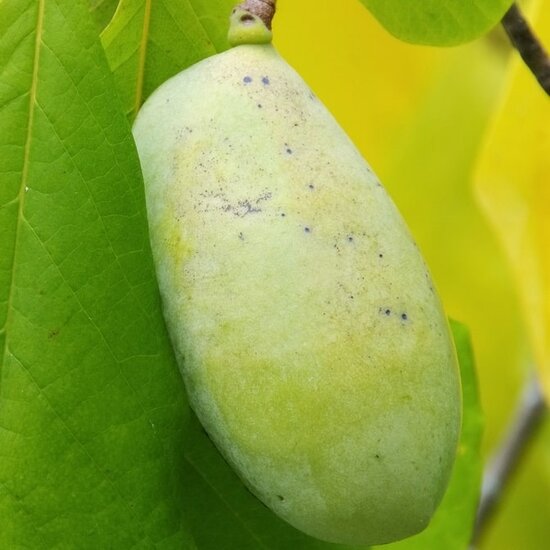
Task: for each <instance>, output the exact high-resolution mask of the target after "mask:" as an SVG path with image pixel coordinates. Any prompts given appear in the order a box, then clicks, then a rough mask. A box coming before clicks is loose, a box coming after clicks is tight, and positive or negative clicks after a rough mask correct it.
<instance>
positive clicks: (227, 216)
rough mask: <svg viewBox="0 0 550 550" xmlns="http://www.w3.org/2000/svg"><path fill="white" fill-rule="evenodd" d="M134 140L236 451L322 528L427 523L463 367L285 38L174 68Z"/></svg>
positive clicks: (175, 312) (204, 388)
mask: <svg viewBox="0 0 550 550" xmlns="http://www.w3.org/2000/svg"><path fill="white" fill-rule="evenodd" d="M234 24H236V25H238V24H239V22H238V21H237V22H235V23H234ZM233 30H234V31H235V29H233ZM237 34H238V33H237ZM134 135H135V139H136V142H137V146H138V150H139V154H140V158H141V162H142V166H143V173H144V178H145V184H146V197H147V208H148V216H149V222H150V231H151V241H152V248H153V254H154V258H155V263H156V268H157V274H158V280H159V285H160V290H161V293H162V298H163V304H164V312H165V317H166V321H167V325H168V329H169V331H170V334H171V337H172V340H173V344H174V347H175V350H176V354H177V357H178V360H179V363H180V366H181V368H182V371H183V374H184V379H185V382H186V387H187V391H188V394H189V398H190V402H191V405H192V407H193V408H194V410H195V411H196V413H197V415H198V417H199V418H200V420H201V422H202V423H203V425H204V427H205V429H206V430H207V431H208V433H209V434H210V436H211V438H212V440H213V441H214V442H215V443H216V445H217V446H218V448H219V449H220V451H221V452H222V454H223V455H224V457H225V458H226V460H227V461H228V462H229V463H230V464H231V465H232V466H233V468H234V469H235V470H236V471H237V472H238V474H239V476H240V477H241V478H242V479H243V481H244V482H245V483H246V484H247V485H248V487H249V488H250V489H251V490H252V491H253V492H254V494H256V495H257V496H258V498H260V499H261V500H262V501H263V502H264V503H265V504H266V505H267V506H269V507H270V508H271V509H272V510H273V511H274V512H275V513H277V514H278V515H279V516H281V517H282V518H284V519H285V520H286V521H288V522H289V523H290V524H292V525H294V526H295V527H297V528H298V529H301V530H302V531H304V532H306V533H308V534H310V535H312V536H314V537H318V538H320V539H324V540H327V541H332V542H340V543H352V544H381V543H386V542H390V541H393V540H397V539H400V538H404V537H407V536H409V535H412V534H414V533H417V532H418V531H420V530H422V529H423V528H424V527H425V526H426V524H427V523H428V521H429V519H430V517H431V516H432V514H433V512H434V510H435V508H436V506H437V505H438V503H439V501H440V499H441V497H442V495H443V493H444V490H445V487H446V483H447V480H448V478H449V475H450V470H451V467H452V464H453V460H454V455H455V449H456V444H457V438H458V432H459V426H460V382H459V377H458V368H457V364H456V358H455V352H454V348H453V345H452V342H451V340H450V336H449V331H448V327H447V323H446V319H445V316H444V314H443V311H442V308H441V305H440V302H439V300H438V298H437V296H436V294H435V292H434V290H433V286H432V282H431V279H430V276H429V274H428V271H427V268H426V266H425V264H424V262H423V260H422V258H421V256H420V254H419V252H418V250H417V248H416V246H415V244H414V242H413V240H412V239H411V236H410V234H409V232H408V230H407V228H406V227H405V224H404V222H403V220H402V219H401V217H400V215H399V213H398V212H397V210H396V208H395V206H394V205H393V203H392V202H391V200H390V198H389V197H388V195H387V193H386V191H385V190H384V188H383V187H382V186H381V185H380V183H379V182H378V180H377V179H376V177H375V175H374V174H373V173H372V171H371V169H370V168H369V166H368V165H367V163H366V162H365V161H364V160H363V159H362V157H361V155H360V154H359V152H358V151H357V149H356V148H355V147H354V146H353V144H352V143H351V142H350V140H349V139H348V137H347V136H346V134H345V133H344V132H343V130H342V129H341V128H340V127H339V126H338V124H337V123H336V122H335V120H334V119H333V118H332V116H331V115H330V113H329V112H328V111H327V110H326V109H325V107H324V106H323V105H322V104H321V103H320V102H319V101H318V99H317V98H316V97H315V96H314V95H313V94H312V93H311V91H310V90H309V88H308V87H307V85H306V84H305V83H304V82H303V81H302V79H301V78H300V77H299V76H298V75H297V74H296V73H295V72H294V70H292V69H291V68H290V67H289V66H288V65H287V64H286V63H285V62H284V61H283V60H282V59H281V58H280V57H279V55H278V54H277V53H276V51H275V50H274V48H273V47H272V46H271V45H270V44H245V45H239V46H237V47H235V48H233V49H231V50H230V51H228V52H225V53H222V54H219V55H215V56H213V57H211V58H209V59H206V60H204V61H202V62H200V63H198V64H196V65H195V66H193V67H191V68H189V69H187V70H185V71H183V72H182V73H180V74H179V75H177V76H175V77H174V78H172V79H170V80H169V81H168V82H166V83H165V84H164V85H162V86H161V87H160V88H159V89H158V90H157V91H156V92H155V93H154V94H153V95H152V96H151V97H150V98H149V100H148V101H147V102H146V104H145V105H144V106H143V108H142V110H141V112H140V114H139V116H138V118H137V120H136V123H135V127H134Z"/></svg>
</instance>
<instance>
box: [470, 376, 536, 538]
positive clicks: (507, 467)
mask: <svg viewBox="0 0 550 550" xmlns="http://www.w3.org/2000/svg"><path fill="white" fill-rule="evenodd" d="M545 412H546V406H545V403H544V398H543V395H542V392H541V388H540V385H539V382H538V380H537V378H536V377H535V376H533V377H532V379H531V380H529V382H528V383H527V384H526V386H525V388H524V390H523V395H522V397H521V401H520V403H519V407H518V410H517V413H516V416H515V418H514V419H513V421H512V423H511V425H510V428H509V431H508V433H507V435H506V436H505V438H504V441H503V442H502V444H501V446H500V448H499V449H498V450H497V452H496V454H495V456H494V457H493V458H492V460H491V461H490V462H489V465H488V467H487V469H486V471H485V474H484V478H483V486H482V489H481V499H480V503H479V507H478V512H477V518H476V525H475V528H474V535H473V539H472V544H473V545H475V544H476V543H478V542H479V540H480V539H481V537H482V535H483V534H484V533H485V531H486V529H487V526H488V524H489V523H490V520H491V518H492V517H493V516H494V514H495V511H496V509H497V507H498V505H499V504H500V502H501V500H502V496H503V493H504V492H505V490H506V489H507V487H508V485H509V481H510V479H511V477H512V475H513V473H514V472H515V471H516V470H517V468H518V465H519V464H520V462H521V460H522V459H523V458H524V456H525V454H526V451H527V448H528V446H529V443H530V442H531V441H533V439H534V436H535V434H536V432H537V428H538V427H539V426H540V424H541V420H542V419H543V417H544V414H545ZM472 547H473V546H472Z"/></svg>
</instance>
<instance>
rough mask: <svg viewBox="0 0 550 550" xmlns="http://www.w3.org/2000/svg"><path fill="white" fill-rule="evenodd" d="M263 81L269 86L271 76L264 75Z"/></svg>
mask: <svg viewBox="0 0 550 550" xmlns="http://www.w3.org/2000/svg"><path fill="white" fill-rule="evenodd" d="M262 83H263V84H265V85H266V86H269V78H268V77H267V76H264V77H263V78H262Z"/></svg>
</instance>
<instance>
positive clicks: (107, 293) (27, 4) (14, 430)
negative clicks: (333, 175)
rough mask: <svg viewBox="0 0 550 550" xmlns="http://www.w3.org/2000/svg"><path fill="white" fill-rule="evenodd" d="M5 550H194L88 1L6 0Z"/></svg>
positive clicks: (135, 226)
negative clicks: (24, 549)
mask: <svg viewBox="0 0 550 550" xmlns="http://www.w3.org/2000/svg"><path fill="white" fill-rule="evenodd" d="M0 74H1V77H0V174H1V185H0V235H1V240H0V354H1V355H0V517H1V518H2V529H0V548H6V549H8V548H9V549H18V548H33V549H49V548H78V549H88V548H90V549H103V548H113V549H124V550H126V549H131V548H138V547H139V548H174V549H182V548H194V543H193V541H192V540H191V538H190V535H189V532H188V530H187V528H186V526H185V525H184V524H183V520H182V518H183V513H182V508H183V501H184V499H185V494H184V488H183V484H182V479H181V468H180V464H181V462H182V460H183V459H182V453H183V449H182V443H183V440H184V435H185V434H184V428H185V425H186V421H187V419H188V416H187V406H186V402H185V399H184V391H183V386H182V382H181V378H180V376H179V373H178V371H177V368H176V366H175V363H174V360H173V357H172V352H171V348H170V345H169V342H168V340H167V338H166V336H165V331H164V328H163V322H162V317H161V313H160V307H159V298H158V292H157V288H156V283H155V279H154V273H153V267H152V261H151V254H150V250H149V244H148V234H147V228H146V218H145V207H144V197H143V190H142V179H141V175H140V171H139V164H138V159H137V154H136V151H135V148H134V145H133V141H132V137H131V133H130V128H129V126H128V123H127V120H126V117H125V116H124V114H123V112H122V109H121V105H120V101H119V99H118V97H117V95H116V92H115V87H114V83H113V79H112V75H111V74H110V71H109V69H108V65H107V62H106V59H105V57H104V53H103V49H102V47H101V44H100V42H99V40H98V37H97V34H96V32H95V28H94V25H93V22H92V20H91V17H90V15H89V12H88V10H87V6H86V5H85V4H84V2H83V0H3V1H2V2H0Z"/></svg>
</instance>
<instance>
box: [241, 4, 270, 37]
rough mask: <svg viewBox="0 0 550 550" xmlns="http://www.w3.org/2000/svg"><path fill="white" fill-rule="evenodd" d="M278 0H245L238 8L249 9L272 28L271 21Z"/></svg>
mask: <svg viewBox="0 0 550 550" xmlns="http://www.w3.org/2000/svg"><path fill="white" fill-rule="evenodd" d="M276 3H277V0H244V2H241V3H240V4H239V5H238V6H237V8H240V9H242V10H245V11H247V12H248V13H250V14H252V15H256V16H257V17H259V18H260V19H261V20H262V21H263V22H264V23H265V26H266V27H267V28H268V29H270V30H271V21H272V20H273V16H274V15H275V4H276Z"/></svg>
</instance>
